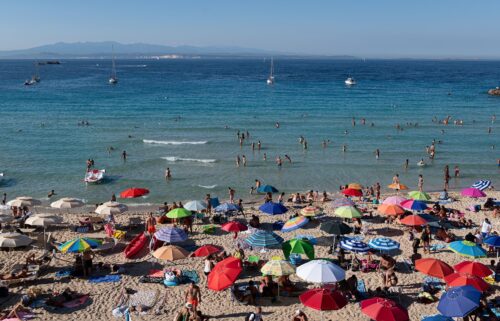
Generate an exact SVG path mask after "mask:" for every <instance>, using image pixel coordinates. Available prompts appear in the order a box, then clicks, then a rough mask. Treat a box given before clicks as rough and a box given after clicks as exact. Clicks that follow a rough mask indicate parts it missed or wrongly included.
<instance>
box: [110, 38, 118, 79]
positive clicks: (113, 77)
mask: <svg viewBox="0 0 500 321" xmlns="http://www.w3.org/2000/svg"><path fill="white" fill-rule="evenodd" d="M111 50H112V51H113V57H112V67H111V77H109V83H110V84H112V85H114V84H117V83H118V78H117V77H116V66H115V51H114V48H113V47H112V49H111Z"/></svg>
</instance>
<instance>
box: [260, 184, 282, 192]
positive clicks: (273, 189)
mask: <svg viewBox="0 0 500 321" xmlns="http://www.w3.org/2000/svg"><path fill="white" fill-rule="evenodd" d="M257 193H279V191H278V189H277V188H276V187H274V186H271V185H262V186H261V187H259V188H257Z"/></svg>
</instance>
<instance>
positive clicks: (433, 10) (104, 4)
mask: <svg viewBox="0 0 500 321" xmlns="http://www.w3.org/2000/svg"><path fill="white" fill-rule="evenodd" d="M499 30H500V0H481V1H478V0H476V1H473V0H414V1H411V0H357V1H352V0H343V1H338V0H287V1H285V0H265V1H264V0H178V1H169V0H135V1H132V0H120V1H118V0H79V1H77V0H47V1H41V0H1V1H0V50H10V49H22V48H29V47H33V46H37V45H42V44H49V43H54V42H59V41H64V42H76V41H107V40H114V41H119V42H123V43H131V42H145V43H153V44H165V45H182V44H188V45H197V46H214V45H215V46H240V47H250V48H259V49H272V50H279V51H287V52H297V53H312V54H334V55H337V54H350V55H358V56H366V57H370V56H396V57H397V56H399V57H400V56H415V57H417V56H448V57H452V56H453V57H456V56H481V57H500V37H499V36H498V32H499Z"/></svg>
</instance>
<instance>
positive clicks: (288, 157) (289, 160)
mask: <svg viewBox="0 0 500 321" xmlns="http://www.w3.org/2000/svg"><path fill="white" fill-rule="evenodd" d="M285 158H286V159H287V160H288V162H290V164H291V163H292V159H291V158H290V156H288V155H287V154H285Z"/></svg>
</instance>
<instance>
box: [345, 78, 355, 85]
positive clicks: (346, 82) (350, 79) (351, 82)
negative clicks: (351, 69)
mask: <svg viewBox="0 0 500 321" xmlns="http://www.w3.org/2000/svg"><path fill="white" fill-rule="evenodd" d="M345 84H346V85H347V86H353V85H356V80H355V79H354V78H352V77H349V78H347V79H346V80H345Z"/></svg>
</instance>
